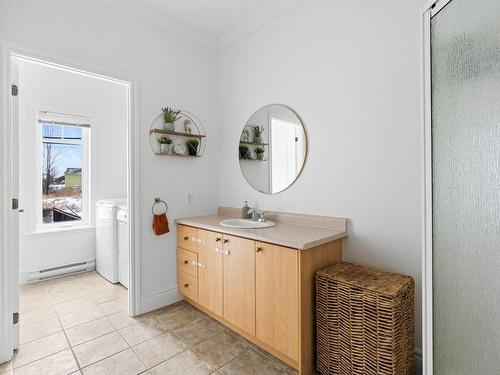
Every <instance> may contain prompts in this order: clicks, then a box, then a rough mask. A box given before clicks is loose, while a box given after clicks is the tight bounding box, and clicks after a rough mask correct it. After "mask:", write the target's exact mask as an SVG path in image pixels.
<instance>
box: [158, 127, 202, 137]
mask: <svg viewBox="0 0 500 375" xmlns="http://www.w3.org/2000/svg"><path fill="white" fill-rule="evenodd" d="M149 132H150V134H152V133H156V134H168V135H173V136H177V137H187V138H205V137H206V136H205V135H203V134H193V133H182V132H173V131H170V130H163V129H151V130H150V131H149Z"/></svg>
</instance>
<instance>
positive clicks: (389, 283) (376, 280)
mask: <svg viewBox="0 0 500 375" xmlns="http://www.w3.org/2000/svg"><path fill="white" fill-rule="evenodd" d="M318 275H321V276H326V277H334V278H335V279H337V280H340V281H342V282H344V283H347V284H350V285H352V286H356V287H360V288H364V289H368V290H371V291H374V292H377V293H381V294H385V295H387V296H391V297H397V296H398V295H400V294H401V292H402V291H403V290H404V289H406V287H407V286H408V284H411V283H413V279H412V278H411V277H410V276H406V275H402V274H399V273H392V272H384V271H380V270H377V269H375V268H371V267H366V266H360V265H356V264H353V263H347V262H342V263H338V264H335V265H333V266H331V267H329V268H326V269H324V270H321V271H319V272H318Z"/></svg>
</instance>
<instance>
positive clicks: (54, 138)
mask: <svg viewBox="0 0 500 375" xmlns="http://www.w3.org/2000/svg"><path fill="white" fill-rule="evenodd" d="M82 136H83V132H82V129H81V128H79V127H71V126H63V125H51V124H43V125H42V145H41V146H42V194H43V199H42V202H43V204H42V217H43V223H53V222H59V221H74V220H81V218H82V164H83V159H82V158H83V155H82V147H83V144H82Z"/></svg>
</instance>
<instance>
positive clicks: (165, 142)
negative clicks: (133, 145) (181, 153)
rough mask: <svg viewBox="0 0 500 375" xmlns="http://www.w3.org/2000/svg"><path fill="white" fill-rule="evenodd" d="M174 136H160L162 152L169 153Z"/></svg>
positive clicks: (159, 141)
mask: <svg viewBox="0 0 500 375" xmlns="http://www.w3.org/2000/svg"><path fill="white" fill-rule="evenodd" d="M172 142H173V141H172V138H170V137H167V136H163V137H160V138H158V143H159V144H160V152H161V153H168V152H169V151H170V147H171V146H170V145H171V144H172Z"/></svg>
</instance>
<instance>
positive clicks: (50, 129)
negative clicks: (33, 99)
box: [42, 124, 62, 139]
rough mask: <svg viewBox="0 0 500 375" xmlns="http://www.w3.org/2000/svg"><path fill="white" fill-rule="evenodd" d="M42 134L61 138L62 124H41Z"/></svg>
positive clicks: (46, 136) (52, 137)
mask: <svg viewBox="0 0 500 375" xmlns="http://www.w3.org/2000/svg"><path fill="white" fill-rule="evenodd" d="M42 135H43V137H44V138H51V139H61V138H62V126H59V125H47V124H43V125H42Z"/></svg>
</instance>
